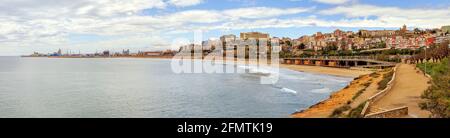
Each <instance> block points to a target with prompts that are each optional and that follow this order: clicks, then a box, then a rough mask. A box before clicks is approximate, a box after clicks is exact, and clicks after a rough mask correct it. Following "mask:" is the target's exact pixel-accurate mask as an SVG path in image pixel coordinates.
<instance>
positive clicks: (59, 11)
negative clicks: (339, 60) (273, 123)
mask: <svg viewBox="0 0 450 138" xmlns="http://www.w3.org/2000/svg"><path fill="white" fill-rule="evenodd" d="M216 2H220V3H221V4H214V3H216ZM61 5H64V6H61ZM11 7H15V8H11ZM0 8H1V10H0V11H2V12H1V13H0V16H2V17H4V18H2V19H0V20H2V22H1V23H0V27H1V28H2V29H1V31H0V55H1V56H4V55H6V56H8V55H24V54H30V53H32V52H33V51H40V52H43V53H47V52H53V51H56V50H57V49H70V50H72V51H82V52H93V51H100V50H106V49H110V50H117V51H121V50H122V49H131V50H134V51H137V50H164V49H170V48H171V47H172V48H173V47H176V46H172V45H171V42H172V41H173V39H175V38H186V39H188V40H190V39H192V38H193V32H194V31H196V30H203V31H204V37H203V39H204V40H205V39H208V38H218V37H220V36H221V35H226V34H235V35H238V34H239V33H240V32H250V31H258V32H264V33H269V34H271V37H272V36H273V37H290V38H298V37H300V36H302V35H311V34H314V33H315V32H325V33H327V32H332V31H334V30H336V29H341V30H346V31H357V30H359V29H368V30H376V29H380V30H382V29H392V30H395V29H398V28H399V27H400V26H402V25H403V24H406V25H407V26H408V27H409V29H412V28H421V29H432V28H440V27H441V26H444V25H448V22H450V10H449V9H450V2H448V1H442V0H430V1H418V2H414V3H410V2H408V1H406V0H399V1H394V2H391V1H389V2H387V1H372V0H281V1H278V0H277V1H270V0H222V1H211V0H183V1H180V0H141V1H89V0H81V1H77V2H72V1H58V2H53V1H51V0H45V1H39V3H36V2H34V1H27V0H22V1H12V2H10V1H8V2H2V4H0ZM446 23H447V24H446ZM178 46H179V45H178Z"/></svg>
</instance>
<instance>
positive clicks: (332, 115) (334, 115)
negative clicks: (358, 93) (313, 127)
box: [330, 104, 352, 118]
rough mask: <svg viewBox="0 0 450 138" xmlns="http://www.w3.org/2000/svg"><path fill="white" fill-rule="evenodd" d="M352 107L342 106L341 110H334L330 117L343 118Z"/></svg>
mask: <svg viewBox="0 0 450 138" xmlns="http://www.w3.org/2000/svg"><path fill="white" fill-rule="evenodd" d="M351 108H352V107H350V105H348V104H346V105H344V106H341V107H339V108H336V109H334V111H333V113H332V114H331V115H330V117H331V118H338V117H342V113H344V112H345V111H348V110H350V109H351Z"/></svg>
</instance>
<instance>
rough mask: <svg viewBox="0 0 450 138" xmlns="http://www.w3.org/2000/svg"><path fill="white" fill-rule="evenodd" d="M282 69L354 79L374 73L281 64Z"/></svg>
mask: <svg viewBox="0 0 450 138" xmlns="http://www.w3.org/2000/svg"><path fill="white" fill-rule="evenodd" d="M280 67H281V68H286V69H291V70H295V71H301V72H311V73H320V74H327V75H334V76H341V77H352V78H356V77H359V76H361V75H365V74H370V73H372V72H373V71H368V70H356V69H345V68H332V67H322V66H307V65H288V64H280Z"/></svg>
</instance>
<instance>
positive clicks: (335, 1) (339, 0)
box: [314, 0, 351, 4]
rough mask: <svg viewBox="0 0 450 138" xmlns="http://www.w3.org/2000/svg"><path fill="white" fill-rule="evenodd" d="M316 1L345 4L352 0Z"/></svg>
mask: <svg viewBox="0 0 450 138" xmlns="http://www.w3.org/2000/svg"><path fill="white" fill-rule="evenodd" d="M314 1H316V2H320V3H325V4H344V3H347V2H350V1H351V0H314Z"/></svg>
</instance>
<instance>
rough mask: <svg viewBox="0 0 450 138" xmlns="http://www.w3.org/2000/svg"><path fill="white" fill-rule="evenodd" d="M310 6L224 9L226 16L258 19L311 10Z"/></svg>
mask: <svg viewBox="0 0 450 138" xmlns="http://www.w3.org/2000/svg"><path fill="white" fill-rule="evenodd" d="M310 10H311V9H310V8H286V9H280V8H268V7H252V8H239V9H231V10H226V11H224V14H225V15H226V16H229V17H232V18H248V19H258V18H266V17H275V16H281V15H290V14H298V13H303V12H307V11H310Z"/></svg>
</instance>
